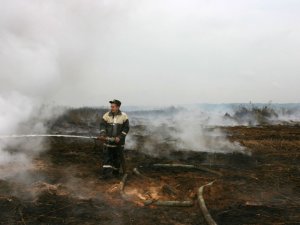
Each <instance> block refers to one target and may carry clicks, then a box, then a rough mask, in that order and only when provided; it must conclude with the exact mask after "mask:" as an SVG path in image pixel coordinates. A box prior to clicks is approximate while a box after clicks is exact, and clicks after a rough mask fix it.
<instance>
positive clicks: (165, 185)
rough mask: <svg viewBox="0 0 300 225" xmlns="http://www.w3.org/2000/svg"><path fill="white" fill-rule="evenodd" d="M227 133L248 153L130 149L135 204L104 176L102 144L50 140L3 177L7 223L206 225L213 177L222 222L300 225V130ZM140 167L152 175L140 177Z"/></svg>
mask: <svg viewBox="0 0 300 225" xmlns="http://www.w3.org/2000/svg"><path fill="white" fill-rule="evenodd" d="M133 129H141V128H139V127H136V128H133ZM221 129H222V130H223V131H224V132H226V133H227V135H228V138H229V139H230V141H237V142H239V143H240V144H241V145H242V146H245V147H246V148H247V149H248V152H249V154H243V153H229V154H221V153H205V152H190V151H171V150H170V149H169V150H170V151H169V152H171V153H169V154H166V155H165V156H161V157H151V156H148V155H146V154H143V153H142V151H140V149H127V150H126V160H127V164H128V174H129V176H128V180H127V184H126V186H125V193H126V194H127V195H128V196H129V199H128V201H125V200H124V199H123V198H122V197H121V195H120V190H119V183H120V180H121V178H111V179H108V180H100V179H99V173H100V167H101V157H102V156H101V150H100V149H101V144H100V143H94V142H93V141H92V140H85V139H82V140H81V139H67V138H49V139H48V140H47V142H48V144H49V146H50V147H49V150H48V151H46V152H43V153H41V154H40V155H39V156H37V157H35V159H34V161H33V165H34V166H33V167H32V168H31V169H30V170H29V171H27V172H26V173H20V174H19V175H18V176H19V177H17V178H18V179H16V177H14V178H11V179H6V180H0V218H1V220H0V224H5V225H7V224H12V225H13V224H23V225H24V224H27V225H29V224H45V225H46V224H51V225H54V224H103V225H106V224H122V225H123V224H124V225H133V224H137V225H141V224H143V225H147V224H149V225H150V224H151V225H152V224H177V225H183V224H193V225H194V224H206V223H205V221H204V218H203V216H202V214H201V211H200V208H199V205H198V202H197V190H198V188H199V187H200V186H201V185H204V184H206V183H208V182H210V181H213V180H215V182H214V184H213V185H212V186H210V187H207V188H205V191H204V198H205V201H206V204H207V208H208V210H209V211H210V213H211V215H212V217H213V218H214V219H215V221H216V222H217V223H218V224H230V225H234V224H300V126H288V125H284V126H283V125H274V126H260V127H245V126H237V127H222V128H221ZM158 148H162V149H161V150H162V151H164V150H165V149H163V148H168V145H165V146H158ZM153 163H185V164H193V165H201V166H203V167H206V168H208V169H211V170H215V171H218V172H220V173H222V176H217V175H215V174H212V173H209V172H205V171H199V170H191V169H161V168H160V169H159V168H156V169H155V168H153V167H151V165H152V164H153ZM135 167H137V168H138V169H139V171H140V172H141V173H142V174H143V175H145V176H146V177H145V178H142V177H139V176H136V175H135V174H133V173H132V170H133V168H135ZM6 169H9V168H6ZM150 198H154V199H159V200H192V201H194V205H193V206H192V207H162V206H154V205H149V206H144V205H143V204H142V200H147V199H150Z"/></svg>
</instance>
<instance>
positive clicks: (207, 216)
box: [120, 164, 222, 225]
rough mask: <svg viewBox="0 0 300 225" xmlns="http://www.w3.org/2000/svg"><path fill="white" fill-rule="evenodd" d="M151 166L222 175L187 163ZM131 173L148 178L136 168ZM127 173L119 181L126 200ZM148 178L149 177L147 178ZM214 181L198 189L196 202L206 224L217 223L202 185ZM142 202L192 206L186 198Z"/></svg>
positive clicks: (158, 204)
mask: <svg viewBox="0 0 300 225" xmlns="http://www.w3.org/2000/svg"><path fill="white" fill-rule="evenodd" d="M152 166H153V167H162V168H176V167H177V168H189V169H198V170H202V171H206V172H210V173H213V174H215V175H218V176H222V174H221V173H219V172H217V171H214V170H210V169H207V168H204V167H200V166H194V165H187V164H153V165H152ZM133 173H134V174H135V175H137V176H139V177H141V178H148V177H147V176H145V175H143V174H142V173H140V171H139V170H138V169H137V168H134V169H133ZM127 177H128V174H125V175H124V176H123V178H122V180H121V182H120V194H121V197H122V198H123V199H124V200H126V201H129V197H128V196H127V195H126V193H125V191H124V189H125V184H126V180H127ZM148 179H150V178H148ZM214 182H215V181H212V182H210V183H208V184H205V185H202V186H201V187H199V189H198V193H197V194H198V203H199V206H200V209H201V212H202V214H203V216H204V219H205V221H206V223H207V224H208V225H217V223H216V222H215V221H214V219H213V218H212V216H211V215H210V213H209V211H208V209H207V207H206V204H205V200H204V198H203V192H204V187H207V186H211V185H212V184H213V183H214ZM142 203H143V204H144V205H145V206H147V205H156V206H175V207H176V206H182V207H189V206H193V201H191V200H187V201H161V200H155V199H149V200H143V201H142Z"/></svg>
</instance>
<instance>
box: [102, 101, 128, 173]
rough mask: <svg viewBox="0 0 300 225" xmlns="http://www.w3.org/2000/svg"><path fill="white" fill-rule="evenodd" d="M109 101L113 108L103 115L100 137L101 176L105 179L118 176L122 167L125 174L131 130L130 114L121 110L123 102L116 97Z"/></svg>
mask: <svg viewBox="0 0 300 225" xmlns="http://www.w3.org/2000/svg"><path fill="white" fill-rule="evenodd" d="M109 103H110V104H111V106H110V109H111V110H110V111H109V112H106V113H105V114H104V115H103V117H102V120H101V122H100V135H99V137H98V139H100V140H101V141H102V142H103V161H102V174H101V176H100V178H104V179H105V178H108V177H111V176H112V175H114V176H116V177H118V176H119V174H120V170H121V169H122V173H123V174H125V173H126V164H125V157H124V145H125V139H126V136H127V134H128V131H129V120H128V116H127V115H126V113H124V112H122V111H121V110H120V106H121V102H120V101H119V100H117V99H114V100H112V101H109Z"/></svg>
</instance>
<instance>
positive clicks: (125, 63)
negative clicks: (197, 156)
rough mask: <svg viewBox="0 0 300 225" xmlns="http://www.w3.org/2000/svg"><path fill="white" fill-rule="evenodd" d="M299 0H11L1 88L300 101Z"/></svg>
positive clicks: (87, 101)
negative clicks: (299, 89) (299, 92)
mask: <svg viewBox="0 0 300 225" xmlns="http://www.w3.org/2000/svg"><path fill="white" fill-rule="evenodd" d="M299 6H300V3H299V2H298V1H294V0H288V1H274V0H266V1H250V0H247V1H236V0H231V1H227V2H226V3H224V2H223V1H213V2H207V1H194V0H192V1H169V0H164V1H156V0H155V1H122V2H120V1H86V0H75V1H65V0H63V1H56V0H52V1H50V0H49V1H42V2H41V1H36V0H28V1H20V0H10V1H5V0H3V1H1V9H0V28H1V32H0V40H1V42H0V68H1V69H0V89H1V96H2V97H3V93H9V94H8V95H11V92H13V91H14V92H16V93H18V94H20V95H21V96H22V97H21V98H24V97H23V96H27V97H29V98H31V99H32V98H33V99H36V98H38V99H39V100H41V99H42V100H43V101H47V102H49V101H54V102H56V103H58V104H62V105H73V106H82V105H95V106H96V105H106V104H107V100H108V99H111V98H120V99H121V100H123V101H124V104H126V105H141V104H142V105H160V106H162V105H169V104H184V103H197V102H248V101H249V100H252V101H254V102H267V101H269V100H273V101H274V102H299V95H298V85H297V84H298V83H300V82H299V81H300V80H299V72H300V71H299V67H298V58H299V52H300V51H299V50H300V45H299V44H300V41H299V40H300V37H299V34H300V27H299V19H300V13H299V10H300V7H299ZM115 84H118V85H117V88H116V89H114V91H113V92H112V91H111V88H112V86H114V85H115ZM112 93H113V94H112ZM37 96H38V97H37ZM162 96H163V97H162Z"/></svg>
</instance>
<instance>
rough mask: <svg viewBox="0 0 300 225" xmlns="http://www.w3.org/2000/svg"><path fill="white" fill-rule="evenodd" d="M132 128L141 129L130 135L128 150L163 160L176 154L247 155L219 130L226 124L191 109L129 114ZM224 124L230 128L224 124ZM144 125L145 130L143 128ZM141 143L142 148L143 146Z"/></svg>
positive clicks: (212, 116)
mask: <svg viewBox="0 0 300 225" xmlns="http://www.w3.org/2000/svg"><path fill="white" fill-rule="evenodd" d="M129 115H132V118H131V124H132V125H133V127H134V126H137V127H138V128H134V129H133V131H132V132H133V133H131V135H129V138H128V142H127V148H129V149H138V150H139V151H142V152H144V153H147V154H150V155H154V156H160V155H166V154H169V153H171V152H172V151H198V152H208V153H225V154H226V153H232V152H241V153H247V154H248V152H247V150H246V149H245V148H244V147H242V146H241V145H240V144H239V143H236V142H230V141H229V140H228V137H227V136H226V134H225V133H224V132H223V131H222V130H221V129H218V128H216V127H215V126H216V125H217V124H218V125H220V122H221V121H222V120H221V118H219V117H218V116H217V114H216V115H212V114H209V113H208V112H207V111H203V110H199V109H187V108H167V109H162V110H161V112H154V111H153V112H152V113H151V111H150V112H148V113H145V114H143V113H131V114H130V113H129ZM222 124H223V125H224V124H227V122H226V121H224V119H223V121H222ZM141 125H142V126H141ZM140 139H143V140H142V144H140Z"/></svg>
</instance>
